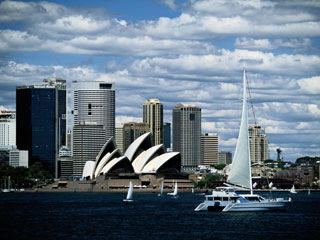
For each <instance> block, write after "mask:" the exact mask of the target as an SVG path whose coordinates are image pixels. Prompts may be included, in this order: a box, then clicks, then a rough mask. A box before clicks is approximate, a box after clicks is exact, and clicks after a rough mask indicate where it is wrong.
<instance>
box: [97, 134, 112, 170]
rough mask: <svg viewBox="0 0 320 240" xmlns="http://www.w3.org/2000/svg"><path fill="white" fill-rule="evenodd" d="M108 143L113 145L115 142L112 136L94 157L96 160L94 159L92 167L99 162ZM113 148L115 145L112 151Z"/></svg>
mask: <svg viewBox="0 0 320 240" xmlns="http://www.w3.org/2000/svg"><path fill="white" fill-rule="evenodd" d="M109 144H113V146H115V142H114V138H113V137H111V138H109V139H108V141H107V142H106V143H105V144H104V145H103V147H102V148H101V150H100V152H99V153H98V155H97V157H96V161H95V164H94V169H96V168H97V166H98V164H99V163H100V161H101V160H102V158H103V157H105V156H102V154H103V153H104V151H105V149H106V148H107V146H108V145H109ZM114 149H116V148H115V147H114V148H113V149H112V151H114ZM105 154H106V153H105Z"/></svg>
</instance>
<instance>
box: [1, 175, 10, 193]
mask: <svg viewBox="0 0 320 240" xmlns="http://www.w3.org/2000/svg"><path fill="white" fill-rule="evenodd" d="M10 185H11V183H10V176H9V177H8V188H6V180H4V188H3V189H2V192H3V193H9V192H11V189H10Z"/></svg>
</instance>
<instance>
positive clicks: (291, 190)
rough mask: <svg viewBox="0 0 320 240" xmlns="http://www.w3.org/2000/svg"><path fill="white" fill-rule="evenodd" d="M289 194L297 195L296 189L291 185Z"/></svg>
mask: <svg viewBox="0 0 320 240" xmlns="http://www.w3.org/2000/svg"><path fill="white" fill-rule="evenodd" d="M290 193H297V192H296V189H295V188H294V184H293V185H292V187H291V189H290Z"/></svg>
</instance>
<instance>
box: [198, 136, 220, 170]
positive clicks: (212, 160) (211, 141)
mask: <svg viewBox="0 0 320 240" xmlns="http://www.w3.org/2000/svg"><path fill="white" fill-rule="evenodd" d="M218 152H219V137H218V135H209V134H208V133H206V134H204V135H202V136H201V165H205V166H207V167H210V166H211V165H218V164H219V159H218Z"/></svg>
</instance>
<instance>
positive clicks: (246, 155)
mask: <svg viewBox="0 0 320 240" xmlns="http://www.w3.org/2000/svg"><path fill="white" fill-rule="evenodd" d="M246 84H247V79H246V73H245V70H244V71H243V103H242V117H241V123H240V130H239V136H238V141H237V146H236V150H235V155H234V159H233V161H232V167H231V171H230V174H229V176H228V179H227V183H226V185H227V186H229V187H220V188H216V189H215V190H213V192H212V194H211V195H206V196H205V197H206V199H205V201H204V202H203V203H200V204H199V205H198V206H197V207H196V209H195V211H223V212H231V211H275V210H284V209H285V207H286V204H287V203H288V202H289V201H291V200H290V199H289V200H284V199H283V198H277V199H265V198H263V197H262V196H259V195H257V194H253V186H252V176H251V159H250V143H249V132H248V112H247V87H246ZM236 189H240V190H250V194H237V193H236V192H235V190H236Z"/></svg>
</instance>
